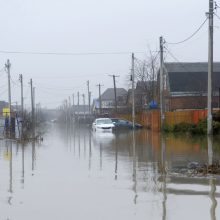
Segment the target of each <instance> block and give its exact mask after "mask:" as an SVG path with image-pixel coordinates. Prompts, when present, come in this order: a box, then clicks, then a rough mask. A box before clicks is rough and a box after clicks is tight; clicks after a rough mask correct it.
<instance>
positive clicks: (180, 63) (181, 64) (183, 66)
mask: <svg viewBox="0 0 220 220" xmlns="http://www.w3.org/2000/svg"><path fill="white" fill-rule="evenodd" d="M165 49H166V50H167V52H168V54H169V55H170V56H171V57H172V58H173V59H174V60H175V61H176V62H177V63H178V64H179V65H180V66H181V67H182V68H183V69H185V70H186V71H187V72H190V70H189V69H187V68H186V66H185V65H184V64H183V63H182V62H180V61H179V60H178V59H177V58H176V57H175V56H174V55H173V53H171V52H170V50H168V48H166V47H165Z"/></svg>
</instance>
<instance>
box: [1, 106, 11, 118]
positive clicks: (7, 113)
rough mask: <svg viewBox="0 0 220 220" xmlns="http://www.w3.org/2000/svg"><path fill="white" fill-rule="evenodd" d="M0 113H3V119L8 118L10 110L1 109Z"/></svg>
mask: <svg viewBox="0 0 220 220" xmlns="http://www.w3.org/2000/svg"><path fill="white" fill-rule="evenodd" d="M2 112H3V116H4V117H6V116H10V109H9V108H3V110H2Z"/></svg>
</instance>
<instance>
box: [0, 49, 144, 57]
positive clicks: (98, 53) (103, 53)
mask: <svg viewBox="0 0 220 220" xmlns="http://www.w3.org/2000/svg"><path fill="white" fill-rule="evenodd" d="M0 53H2V54H25V55H57V56H90V55H127V54H132V53H133V51H132V52H130V51H124V52H123V51H122V52H90V53H67V52H31V51H7V50H0ZM134 53H145V52H144V51H136V52H134Z"/></svg>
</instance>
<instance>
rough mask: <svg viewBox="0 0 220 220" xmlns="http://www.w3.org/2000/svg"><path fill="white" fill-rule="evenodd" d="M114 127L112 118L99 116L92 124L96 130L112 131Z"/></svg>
mask: <svg viewBox="0 0 220 220" xmlns="http://www.w3.org/2000/svg"><path fill="white" fill-rule="evenodd" d="M114 127H115V125H114V124H113V123H112V120H111V119H110V118H97V119H96V120H95V121H94V122H93V124H92V129H93V130H94V131H112V128H114Z"/></svg>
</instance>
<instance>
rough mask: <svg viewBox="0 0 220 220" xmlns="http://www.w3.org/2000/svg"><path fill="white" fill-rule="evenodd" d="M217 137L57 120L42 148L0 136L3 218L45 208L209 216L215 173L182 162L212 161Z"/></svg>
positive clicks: (217, 195) (218, 196)
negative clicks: (104, 128) (106, 129)
mask: <svg viewBox="0 0 220 220" xmlns="http://www.w3.org/2000/svg"><path fill="white" fill-rule="evenodd" d="M219 143H220V142H219V140H216V139H214V140H213V139H211V138H208V139H206V138H196V139H192V138H191V139H190V138H186V137H184V136H175V137H174V136H172V135H170V136H162V135H160V134H158V133H154V132H149V131H145V130H142V131H126V132H119V133H94V132H92V131H91V130H90V129H89V128H86V127H82V126H81V128H79V127H71V126H69V127H66V126H59V125H53V126H51V130H50V133H48V135H47V136H46V137H45V138H44V144H43V147H41V145H40V144H39V143H36V142H31V143H14V142H12V141H0V175H1V179H2V180H3V181H2V182H1V184H0V207H3V209H1V212H2V213H3V219H7V218H10V219H16V220H17V219H18V220H20V219H22V220H23V219H24V220H25V219H45V218H44V217H43V216H42V215H41V214H40V213H46V216H47V218H46V219H54V220H56V219H60V215H59V208H60V207H62V210H63V212H64V213H66V214H64V216H63V217H64V219H68V218H70V219H71V218H77V219H87V218H88V217H89V218H90V219H103V216H108V217H107V218H106V219H128V220H131V219H132V220H133V219H140V220H141V219H164V220H165V219H205V220H206V219H211V220H215V219H217V217H216V216H218V214H217V213H218V212H219V211H220V209H219V206H218V202H219V201H220V191H219V185H220V178H219V176H215V175H204V176H202V175H200V176H197V175H195V174H194V175H190V173H188V172H187V169H188V168H187V166H188V164H189V163H190V162H195V163H201V164H212V163H213V161H216V160H219V159H220V148H219ZM36 165H37V166H36ZM34 174H35V175H34ZM24 183H25V185H24ZM51 195H57V197H59V199H58V200H54V199H53V197H51ZM33 198H34V199H33ZM21 204H22V205H21ZM70 204H71V206H70ZM207 204H208V205H207ZM9 206H10V209H9V208H8V207H9ZM74 206H75V207H77V208H76V209H74V210H73V208H72V207H74ZM100 206H102V209H101V210H100ZM34 207H38V210H39V211H40V212H39V213H36V216H34V217H33V216H30V215H29V214H28V213H32V212H33V211H34V210H35V209H34ZM78 207H80V208H78ZM82 207H83V208H82ZM119 207H120V208H119ZM82 209H83V210H86V212H82V211H81V212H80V210H82ZM24 210H28V211H29V212H28V213H25V212H24ZM52 210H53V211H52ZM113 210H114V211H113ZM115 213H117V214H115ZM134 213H135V214H134ZM192 216H193V217H192Z"/></svg>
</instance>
